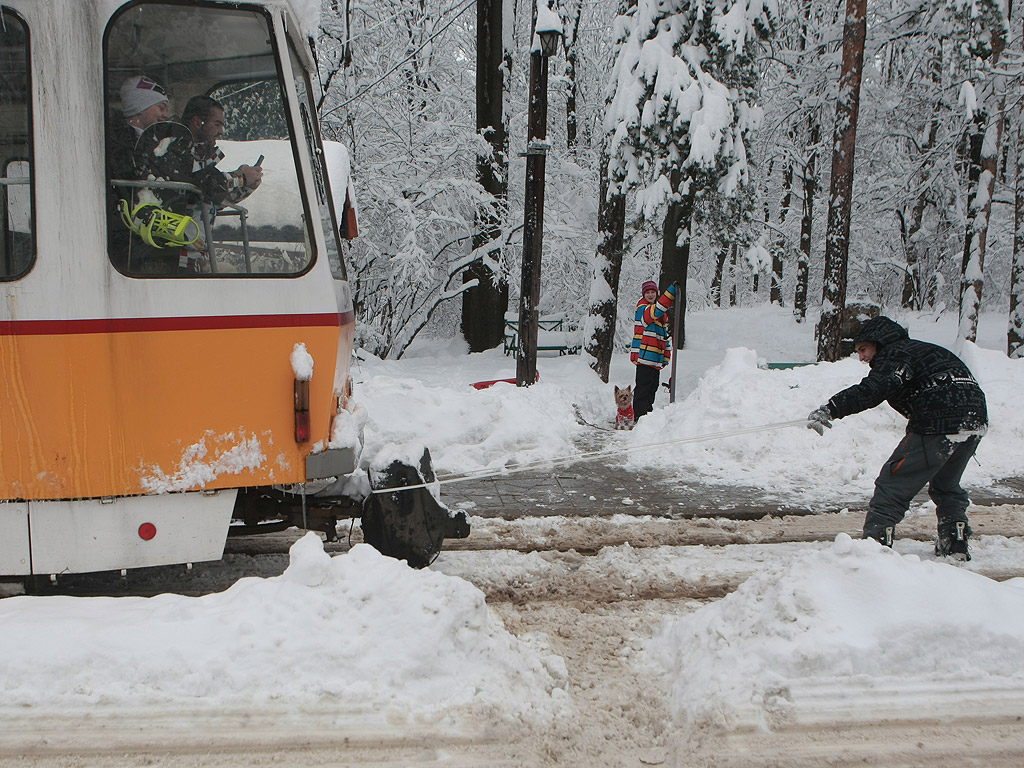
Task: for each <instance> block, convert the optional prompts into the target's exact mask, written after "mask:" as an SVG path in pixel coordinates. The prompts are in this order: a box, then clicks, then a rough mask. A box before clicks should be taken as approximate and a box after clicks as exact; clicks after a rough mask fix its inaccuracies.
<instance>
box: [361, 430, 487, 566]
mask: <svg viewBox="0 0 1024 768" xmlns="http://www.w3.org/2000/svg"><path fill="white" fill-rule="evenodd" d="M433 481H434V470H433V467H432V466H431V463H430V451H428V450H427V449H425V448H424V449H423V456H422V457H421V458H420V462H419V466H418V467H413V466H411V465H409V464H406V463H404V462H401V461H394V462H392V463H391V464H390V465H389V466H388V468H387V469H385V470H384V471H383V472H379V473H376V472H375V473H373V474H372V486H373V489H374V491H377V490H380V489H385V488H387V489H394V490H388V491H386V492H384V493H371V494H370V495H369V496H368V497H367V499H366V501H365V502H364V504H363V519H362V527H363V540H364V541H366V543H368V544H370V545H371V546H372V547H373V548H374V549H376V550H377V551H378V552H380V553H381V554H384V555H387V556H388V557H394V558H397V559H399V560H405V561H406V562H408V563H409V565H410V566H411V567H413V568H425V567H426V566H428V565H430V564H431V563H432V562H434V559H435V558H436V557H437V555H438V553H439V552H440V551H441V544H442V543H443V541H444V539H445V538H449V539H464V538H466V537H467V536H469V520H468V519H467V518H466V513H465V512H463V511H458V512H452V511H451V510H449V509H448V508H447V507H446V506H445V505H444V504H442V503H441V502H439V501H438V500H437V499H436V498H434V496H433V495H432V494H431V492H430V489H429V488H412V489H410V490H408V491H403V490H400V489H401V488H403V487H406V486H415V485H420V484H422V483H432V482H433Z"/></svg>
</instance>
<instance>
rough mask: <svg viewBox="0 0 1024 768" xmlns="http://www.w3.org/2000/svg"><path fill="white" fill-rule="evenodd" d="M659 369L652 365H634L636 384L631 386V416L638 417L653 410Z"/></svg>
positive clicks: (659, 375)
mask: <svg viewBox="0 0 1024 768" xmlns="http://www.w3.org/2000/svg"><path fill="white" fill-rule="evenodd" d="M660 378H661V369H660V368H655V367H654V366H653V365H643V364H638V365H637V366H636V386H635V387H633V416H634V418H636V419H639V418H640V417H641V416H643V415H644V414H645V413H650V412H651V411H652V410H654V396H655V395H657V394H658V381H659V379H660Z"/></svg>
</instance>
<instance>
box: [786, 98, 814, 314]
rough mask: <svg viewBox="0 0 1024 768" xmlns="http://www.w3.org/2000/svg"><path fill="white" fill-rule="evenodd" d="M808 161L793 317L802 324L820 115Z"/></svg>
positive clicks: (808, 273) (805, 305) (811, 138)
mask: <svg viewBox="0 0 1024 768" xmlns="http://www.w3.org/2000/svg"><path fill="white" fill-rule="evenodd" d="M809 120H810V123H811V125H810V132H809V144H808V149H809V152H808V155H807V162H806V163H805V164H804V168H803V196H804V206H803V212H802V213H801V216H800V251H799V254H798V256H797V262H796V294H795V295H794V297H793V314H794V315H795V316H796V321H797V322H798V323H802V322H803V321H804V320H805V319H806V317H807V283H808V281H809V280H810V275H811V233H812V231H813V226H814V196H815V195H817V194H818V142H819V141H821V123H819V122H818V116H817V114H813V115H811V117H810V118H809Z"/></svg>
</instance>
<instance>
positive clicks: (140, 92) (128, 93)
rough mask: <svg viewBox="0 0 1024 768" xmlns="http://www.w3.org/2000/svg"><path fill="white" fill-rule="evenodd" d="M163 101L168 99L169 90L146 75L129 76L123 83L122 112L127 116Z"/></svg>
mask: <svg viewBox="0 0 1024 768" xmlns="http://www.w3.org/2000/svg"><path fill="white" fill-rule="evenodd" d="M161 101H167V91H165V90H164V87H163V86H162V85H160V83H158V82H156V80H150V79H149V78H148V77H146V76H145V75H136V76H135V77H129V78H128V79H127V80H125V81H124V82H123V83H121V114H123V115H124V116H125V117H132V116H133V115H137V114H139V112H143V111H145V110H147V109H149V108H150V107H152V106H153V105H154V104H159V103H160V102H161Z"/></svg>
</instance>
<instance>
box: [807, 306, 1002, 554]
mask: <svg viewBox="0 0 1024 768" xmlns="http://www.w3.org/2000/svg"><path fill="white" fill-rule="evenodd" d="M853 342H854V348H855V349H856V350H857V354H858V355H859V356H860V359H861V361H862V362H865V363H867V364H868V365H870V366H871V372H870V373H869V374H868V375H867V377H865V378H864V379H863V380H862V381H861V382H860V383H859V384H855V385H854V386H852V387H849V388H847V389H844V390H843V391H842V392H839V393H837V394H835V395H833V396H832V397H831V398H830V399H829V401H828V402H827V403H826V404H825V405H823V406H821V407H820V408H816V409H815V410H814V411H812V412H811V414H810V416H808V422H807V426H808V427H809V428H811V429H814V430H815V431H817V432H818V434H824V433H825V427H831V426H832V424H831V419H841V418H843V417H844V416H849V415H850V414H852V413H860V412H861V411H865V410H867V409H868V408H874V407H875V406H876V405H879V404H880V403H881V402H882V401H883V400H884V401H886V402H888V403H889V405H891V406H892V407H893V408H894V409H895V410H897V411H898V412H899V413H901V414H903V415H904V416H906V417H907V433H906V435H905V436H904V438H903V440H901V441H900V444H899V445H898V446H896V450H895V451H893V453H892V456H890V457H889V460H888V461H887V462H886V463H885V465H884V466H883V467H882V471H881V472H880V473H879V475H878V478H877V479H876V480H875V493H874V495H873V496H872V497H871V502H870V503H869V505H868V514H867V517H866V518H865V520H864V538H872V539H875V540H877V541H879V542H881V543H882V544H883V545H885V546H889V547H891V546H892V539H893V530H894V528H895V526H896V524H897V523H898V522H900V521H901V520H902V519H903V517H904V516H905V515H906V513H907V510H908V509H909V508H910V502H911V500H912V499H913V498H914V496H915V495H917V493H918V492H919V491H920V490H921V489H922V488H924V486H925V485H927V486H928V495H929V496H930V497H931V499H932V501H934V502H935V514H936V516H937V517H938V539H937V540H936V543H935V554H937V555H952V556H954V557H955V558H957V559H959V560H970V559H971V556H970V552H969V550H968V546H967V540H968V537H969V536H970V534H971V528H970V526H969V525H968V522H967V506H968V504H969V503H970V499H969V498H968V496H967V493H966V492H965V491H964V489H963V488H961V487H960V478H961V476H962V475H963V473H964V469H965V468H966V467H967V462H968V461H969V460H970V458H971V456H973V455H974V452H975V451H976V450H977V448H978V443H979V442H980V441H981V438H982V436H983V435H984V434H985V431H986V430H987V428H988V411H987V409H986V404H985V393H984V392H982V391H981V387H979V386H978V382H977V381H975V379H974V376H973V375H972V374H971V372H970V370H969V369H968V368H967V366H966V365H965V364H964V362H963V361H962V360H961V359H960V358H959V357H957V356H956V355H954V354H953V353H952V352H950V351H949V350H947V349H944V348H943V347H940V346H937V345H935V344H928V343H927V342H923V341H917V340H914V339H911V338H910V337H909V336H908V335H907V331H906V329H905V328H903V327H902V326H900V325H898V324H897V323H895V322H894V321H892V320H890V319H889V318H888V317H876V318H874V319H872V320H868V321H867V322H866V323H864V325H863V326H862V327H861V330H860V333H858V334H857V336H856V337H855V338H854V340H853Z"/></svg>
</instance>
